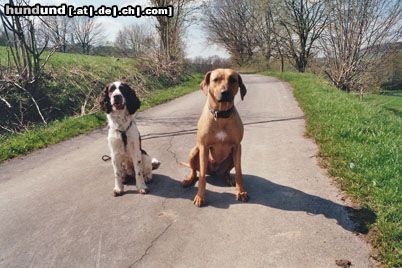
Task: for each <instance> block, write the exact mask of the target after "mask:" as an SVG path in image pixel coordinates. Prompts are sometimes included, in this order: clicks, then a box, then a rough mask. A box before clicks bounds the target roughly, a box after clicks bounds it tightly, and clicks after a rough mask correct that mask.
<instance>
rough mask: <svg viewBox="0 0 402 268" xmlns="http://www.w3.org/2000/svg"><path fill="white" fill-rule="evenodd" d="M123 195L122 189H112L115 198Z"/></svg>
mask: <svg viewBox="0 0 402 268" xmlns="http://www.w3.org/2000/svg"><path fill="white" fill-rule="evenodd" d="M123 194H124V190H122V189H118V188H114V189H113V196H114V197H117V196H121V195H123Z"/></svg>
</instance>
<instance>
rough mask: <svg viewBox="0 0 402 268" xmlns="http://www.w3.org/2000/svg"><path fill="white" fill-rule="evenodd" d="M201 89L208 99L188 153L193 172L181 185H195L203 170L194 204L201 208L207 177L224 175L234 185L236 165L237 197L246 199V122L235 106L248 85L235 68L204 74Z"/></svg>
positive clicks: (242, 96) (242, 199)
mask: <svg viewBox="0 0 402 268" xmlns="http://www.w3.org/2000/svg"><path fill="white" fill-rule="evenodd" d="M200 89H201V90H202V91H203V92H204V94H205V95H207V97H208V99H207V102H206V103H205V106H204V110H203V111H202V114H201V117H200V119H199V121H198V131H197V144H196V146H195V147H194V148H193V149H192V150H191V152H190V155H189V167H190V168H191V173H190V174H189V175H188V176H187V178H186V179H185V180H184V181H183V182H182V185H183V187H187V186H191V185H193V184H194V183H195V182H196V180H197V170H198V171H199V172H200V176H199V183H198V193H197V195H196V196H195V198H194V204H195V205H196V206H198V207H199V206H201V205H202V204H203V203H204V197H205V185H206V180H205V176H206V175H207V174H208V175H214V176H222V177H224V178H225V179H226V181H227V182H228V183H229V184H231V185H233V182H232V179H231V177H230V173H229V172H230V170H231V169H232V168H233V167H234V168H235V172H236V177H235V184H236V198H237V200H241V201H247V199H248V195H247V192H245V191H244V188H243V175H242V171H241V144H240V142H241V140H242V139H243V123H242V121H241V119H240V116H239V114H238V113H237V110H236V107H235V106H234V97H235V95H236V94H237V92H238V91H239V89H240V96H241V99H242V100H243V98H244V96H245V95H246V92H247V90H246V87H245V86H244V84H243V81H242V79H241V77H240V75H239V74H238V73H237V72H235V71H234V70H232V69H216V70H214V71H211V72H208V73H207V74H206V75H205V78H204V80H203V81H202V82H201V84H200Z"/></svg>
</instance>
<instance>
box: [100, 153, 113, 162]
mask: <svg viewBox="0 0 402 268" xmlns="http://www.w3.org/2000/svg"><path fill="white" fill-rule="evenodd" d="M110 159H112V158H111V157H110V156H108V155H106V154H104V155H102V160H103V161H105V162H106V161H109V160H110Z"/></svg>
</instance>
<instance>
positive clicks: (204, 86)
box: [200, 72, 211, 96]
mask: <svg viewBox="0 0 402 268" xmlns="http://www.w3.org/2000/svg"><path fill="white" fill-rule="evenodd" d="M210 78H211V72H207V73H206V74H205V77H204V80H202V82H201V84H200V89H201V90H202V91H203V92H204V94H205V95H207V96H208V90H209V80H210Z"/></svg>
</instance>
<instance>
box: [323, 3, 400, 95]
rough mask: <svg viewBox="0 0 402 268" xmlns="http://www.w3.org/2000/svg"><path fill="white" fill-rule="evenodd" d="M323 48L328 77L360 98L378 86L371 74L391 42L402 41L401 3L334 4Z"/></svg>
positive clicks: (331, 4)
mask: <svg viewBox="0 0 402 268" xmlns="http://www.w3.org/2000/svg"><path fill="white" fill-rule="evenodd" d="M328 12H329V13H330V14H331V17H330V20H329V23H328V25H327V27H326V28H325V31H324V34H323V37H322V39H321V45H322V47H323V51H324V53H325V59H326V64H325V68H324V70H325V73H326V74H327V76H328V78H329V79H330V80H331V81H332V82H333V83H334V84H335V85H336V86H337V87H338V88H340V89H342V90H344V91H347V92H349V91H350V90H352V89H355V90H359V91H360V93H361V94H363V91H364V89H365V88H367V87H368V86H375V85H373V83H375V82H376V81H373V80H372V78H373V77H374V76H373V75H371V74H372V72H373V71H374V70H375V69H378V68H379V67H380V65H381V62H382V61H383V59H384V57H383V55H384V54H385V53H386V52H387V50H388V47H389V45H391V43H392V42H394V41H396V40H398V39H400V38H401V29H402V27H401V26H402V24H401V1H400V0H361V1H348V0H335V1H331V2H329V3H328Z"/></svg>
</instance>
